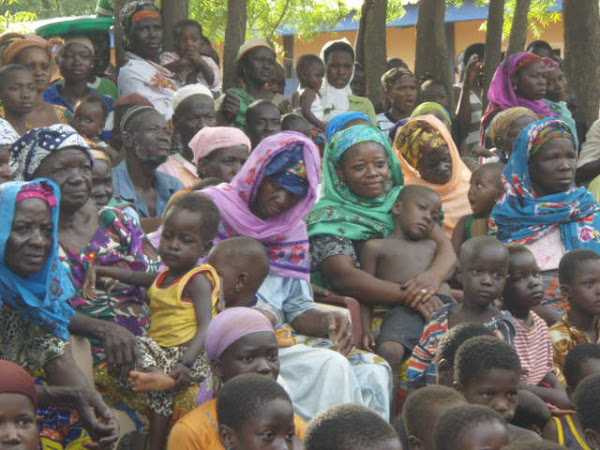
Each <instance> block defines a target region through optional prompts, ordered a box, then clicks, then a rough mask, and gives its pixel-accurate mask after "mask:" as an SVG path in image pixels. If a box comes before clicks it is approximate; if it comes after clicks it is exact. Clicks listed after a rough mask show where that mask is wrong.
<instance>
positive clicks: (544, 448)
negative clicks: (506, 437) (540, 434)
mask: <svg viewBox="0 0 600 450" xmlns="http://www.w3.org/2000/svg"><path fill="white" fill-rule="evenodd" d="M502 450H567V447H564V446H562V445H560V444H557V443H556V442H552V441H546V440H544V441H516V442H513V443H511V444H509V445H507V446H506V447H503V449H502Z"/></svg>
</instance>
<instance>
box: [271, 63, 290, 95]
mask: <svg viewBox="0 0 600 450" xmlns="http://www.w3.org/2000/svg"><path fill="white" fill-rule="evenodd" d="M266 88H267V89H268V90H269V91H270V92H272V93H273V94H279V95H284V94H285V69H284V68H283V66H282V65H281V64H279V63H278V62H276V63H275V64H274V65H273V69H272V70H271V79H270V80H269V81H268V82H267V84H266Z"/></svg>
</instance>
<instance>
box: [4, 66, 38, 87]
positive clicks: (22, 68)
mask: <svg viewBox="0 0 600 450" xmlns="http://www.w3.org/2000/svg"><path fill="white" fill-rule="evenodd" d="M17 72H26V73H28V74H30V76H31V77H33V75H32V73H31V71H30V70H29V69H28V68H27V67H25V66H22V65H21V64H9V65H8V66H4V67H2V68H0V91H2V90H4V88H5V87H6V86H5V84H6V80H7V79H8V77H9V76H12V74H14V73H17Z"/></svg>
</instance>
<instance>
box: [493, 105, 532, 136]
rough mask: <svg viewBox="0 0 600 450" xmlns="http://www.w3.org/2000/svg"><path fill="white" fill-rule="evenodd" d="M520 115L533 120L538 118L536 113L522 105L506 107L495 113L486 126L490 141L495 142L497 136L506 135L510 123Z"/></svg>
mask: <svg viewBox="0 0 600 450" xmlns="http://www.w3.org/2000/svg"><path fill="white" fill-rule="evenodd" d="M521 117H531V118H532V119H533V120H534V121H536V120H538V117H537V114H536V113H534V112H533V111H532V110H530V109H528V108H524V107H522V106H517V107H514V108H508V109H505V110H504V111H501V112H499V113H498V114H496V116H495V117H494V118H493V119H492V121H491V123H490V126H489V128H488V133H489V135H490V138H491V139H492V141H493V142H495V141H496V139H498V138H504V137H506V133H508V129H509V128H510V126H511V124H512V123H513V122H514V121H515V120H517V119H520V118H521Z"/></svg>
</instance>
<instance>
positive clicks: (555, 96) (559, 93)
mask: <svg viewBox="0 0 600 450" xmlns="http://www.w3.org/2000/svg"><path fill="white" fill-rule="evenodd" d="M546 82H547V84H548V86H547V91H546V98H547V99H548V100H552V101H553V102H566V101H567V100H568V98H567V78H566V77H565V74H564V73H563V72H562V70H560V69H554V70H548V72H546Z"/></svg>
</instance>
